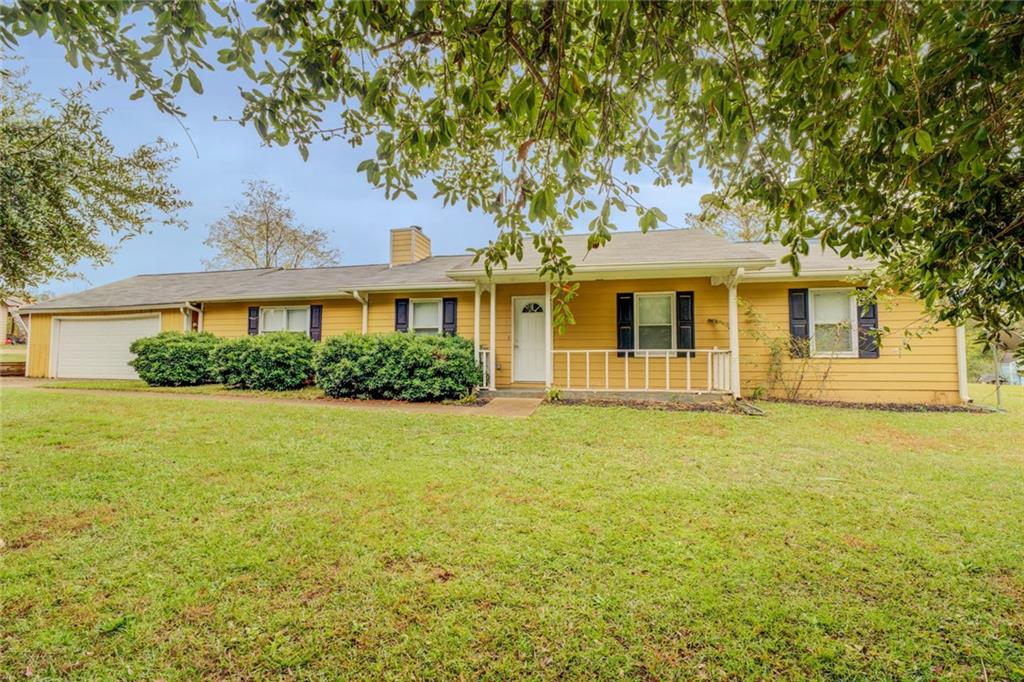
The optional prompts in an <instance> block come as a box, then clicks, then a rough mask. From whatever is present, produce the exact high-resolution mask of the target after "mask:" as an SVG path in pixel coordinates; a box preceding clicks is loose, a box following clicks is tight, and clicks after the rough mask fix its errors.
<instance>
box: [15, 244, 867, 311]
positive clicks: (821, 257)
mask: <svg viewBox="0 0 1024 682" xmlns="http://www.w3.org/2000/svg"><path fill="white" fill-rule="evenodd" d="M586 240H587V236H586V235H580V234H573V235H567V236H566V237H565V246H566V249H567V250H568V251H569V254H570V255H571V256H572V259H573V262H574V263H575V265H576V271H577V272H585V271H586V270H587V269H588V268H595V269H601V268H607V269H612V268H615V267H622V268H629V267H632V268H636V267H638V266H639V267H641V268H642V267H643V266H645V265H647V266H654V265H660V264H677V265H680V266H695V267H699V266H709V265H713V264H714V265H727V264H730V263H735V264H736V265H744V264H746V265H747V266H748V268H749V269H750V270H757V271H758V273H759V276H762V277H763V276H764V275H765V274H767V275H769V276H771V275H778V276H779V277H785V276H788V275H789V274H790V272H791V270H790V266H789V265H783V264H781V263H779V262H778V259H780V258H781V257H782V256H783V255H785V254H786V253H787V252H788V249H787V248H786V247H783V246H780V245H779V244H761V243H732V242H729V241H726V240H725V239H722V238H721V237H716V236H714V235H711V234H708V233H706V232H701V231H699V230H656V231H653V232H648V233H646V234H643V233H640V232H620V233H617V234H615V235H614V237H613V238H612V240H611V242H609V244H608V245H607V246H605V247H604V248H600V249H595V250H593V251H590V252H589V253H588V252H587V250H586ZM772 261H774V265H773V264H771V262H772ZM801 262H802V269H801V274H803V275H812V274H814V273H815V272H826V271H828V272H831V271H839V270H846V269H851V270H852V271H858V270H860V271H863V270H867V269H870V268H871V267H873V264H872V263H871V262H870V261H866V260H853V259H849V258H841V257H840V256H839V255H838V254H836V253H835V252H834V251H821V250H818V249H815V248H813V247H812V249H811V254H810V255H808V256H805V257H804V258H803V259H802V261H801ZM539 264H540V255H539V254H538V253H537V252H536V251H534V250H533V249H532V248H527V249H526V250H525V253H524V254H523V260H522V261H519V262H516V261H512V262H510V263H509V266H508V269H509V271H513V272H520V273H524V272H528V271H530V270H535V269H536V268H537V267H538V266H539ZM765 266H767V267H765ZM761 268H763V269H761ZM482 269H483V267H482V265H481V264H480V263H476V264H474V263H473V262H472V256H469V255H459V256H433V257H431V258H427V259H424V260H422V261H419V262H418V263H411V264H409V265H398V266H395V267H389V266H388V265H386V264H377V265H349V266H343V267H330V268H302V269H296V270H282V269H274V268H269V269H253V270H222V271H215V272H185V273H175V274H161V275H137V276H135V277H130V278H128V279H123V280H121V281H118V282H113V283H111V284H106V285H103V286H99V287H96V288H94V289H89V290H87V291H82V292H79V293H76V294H69V295H67V296H60V297H58V298H54V299H51V300H49V301H44V302H42V303H37V304H34V305H29V306H25V307H23V308H22V311H23V312H29V313H31V312H46V311H52V310H89V309H103V308H144V307H148V306H152V307H163V306H177V305H181V304H182V303H185V302H203V301H231V300H257V299H275V298H276V299H281V298H288V297H306V296H332V295H342V294H343V293H345V292H349V291H352V290H353V289H357V290H378V291H380V290H390V291H401V290H403V289H416V288H431V287H436V288H458V287H464V286H469V285H468V283H466V282H465V280H466V279H468V278H470V277H471V276H472V275H473V274H475V273H477V272H480V271H482ZM449 274H450V275H451V276H449ZM460 280H461V281H460Z"/></svg>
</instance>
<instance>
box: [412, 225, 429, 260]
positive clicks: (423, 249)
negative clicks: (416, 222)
mask: <svg viewBox="0 0 1024 682" xmlns="http://www.w3.org/2000/svg"><path fill="white" fill-rule="evenodd" d="M410 234H411V233H410ZM412 244H413V253H412V260H413V262H414V263H418V262H419V261H421V260H423V259H424V258H430V238H429V237H428V236H427V235H425V234H423V233H422V232H419V231H417V232H416V237H415V238H414V239H413V242H412Z"/></svg>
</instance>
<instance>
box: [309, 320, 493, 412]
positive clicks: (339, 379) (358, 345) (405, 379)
mask: <svg viewBox="0 0 1024 682" xmlns="http://www.w3.org/2000/svg"><path fill="white" fill-rule="evenodd" d="M313 367H314V371H315V373H316V383H317V385H318V386H319V387H320V388H322V389H323V391H324V393H326V394H327V395H329V396H331V397H334V398H343V397H356V398H382V399H395V400H410V401H428V400H434V401H436V400H450V399H456V398H461V397H463V396H465V395H467V394H469V393H470V392H471V391H472V390H473V388H474V387H475V386H478V385H479V384H480V379H481V376H480V370H479V369H478V368H477V366H476V363H475V362H474V360H473V344H472V343H471V342H469V341H467V340H466V339H464V338H462V337H459V336H425V335H420V334H409V333H402V332H396V333H393V334H379V335H372V336H364V335H361V334H344V335H342V336H335V337H332V338H330V339H327V341H325V342H324V343H323V344H321V346H320V347H319V348H317V351H316V356H315V358H314V361H313Z"/></svg>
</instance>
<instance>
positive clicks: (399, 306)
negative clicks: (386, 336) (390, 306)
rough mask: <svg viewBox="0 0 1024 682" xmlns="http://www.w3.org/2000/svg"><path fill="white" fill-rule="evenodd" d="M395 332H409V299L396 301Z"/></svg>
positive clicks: (397, 299)
mask: <svg viewBox="0 0 1024 682" xmlns="http://www.w3.org/2000/svg"><path fill="white" fill-rule="evenodd" d="M395 331H396V332H407V331H409V299H407V298H396V299H395Z"/></svg>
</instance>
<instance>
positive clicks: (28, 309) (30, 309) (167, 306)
mask: <svg viewBox="0 0 1024 682" xmlns="http://www.w3.org/2000/svg"><path fill="white" fill-rule="evenodd" d="M184 305H188V301H182V302H180V303H144V304H139V305H116V306H115V305H93V306H65V307H61V308H38V307H35V306H25V307H24V308H22V309H21V312H24V313H28V314H29V315H51V314H53V315H56V314H58V313H81V312H108V311H109V312H122V311H124V312H128V311H138V310H175V309H180V308H181V307H182V306H184Z"/></svg>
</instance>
